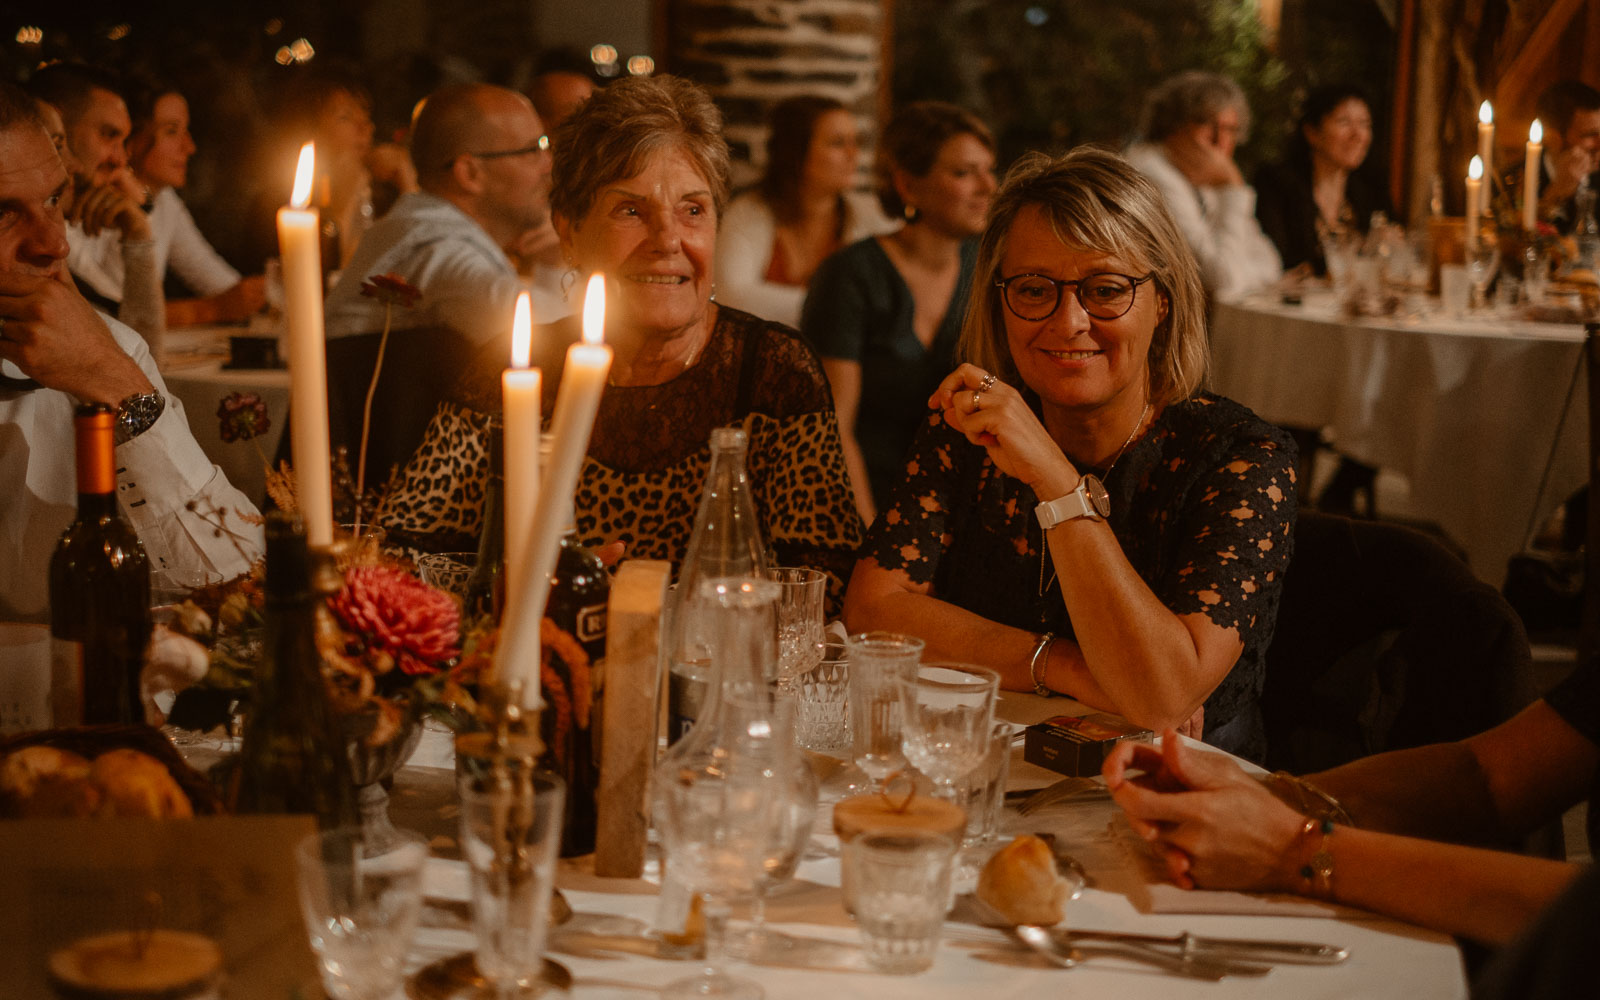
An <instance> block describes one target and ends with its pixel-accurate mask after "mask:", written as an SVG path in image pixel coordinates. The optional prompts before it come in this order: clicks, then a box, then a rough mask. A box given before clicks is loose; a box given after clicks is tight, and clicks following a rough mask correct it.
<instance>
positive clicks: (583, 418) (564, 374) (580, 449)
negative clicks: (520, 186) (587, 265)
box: [496, 272, 611, 692]
mask: <svg viewBox="0 0 1600 1000" xmlns="http://www.w3.org/2000/svg"><path fill="white" fill-rule="evenodd" d="M605 319H606V283H605V276H604V275H602V274H599V273H598V272H597V273H595V274H593V275H591V276H590V278H589V285H588V288H587V290H586V291H585V292H584V298H583V339H582V340H581V341H579V342H578V343H576V344H573V345H572V346H571V347H570V348H568V349H567V360H566V364H565V365H564V366H563V367H562V369H561V387H560V389H558V390H557V392H556V410H555V415H554V416H553V417H552V419H551V421H550V434H551V437H552V438H553V439H554V442H555V447H554V450H553V451H552V453H551V455H550V464H549V466H548V467H547V468H546V469H545V473H544V481H543V482H542V483H541V484H540V485H541V488H540V490H539V505H538V508H537V509H536V511H535V512H534V516H533V526H532V528H531V529H530V530H529V532H528V538H527V543H526V548H525V550H524V552H523V557H522V558H521V559H520V560H519V561H520V563H521V569H520V570H519V572H520V574H521V581H520V583H517V584H514V587H515V589H514V591H513V592H515V593H517V594H518V595H519V598H518V601H517V603H516V604H514V605H513V604H510V603H508V604H507V605H506V611H507V613H506V616H505V619H504V621H503V622H502V624H501V638H500V643H499V646H498V648H497V654H496V672H497V674H498V675H499V676H500V677H502V678H507V677H522V678H524V679H527V678H528V677H529V676H530V675H531V677H532V678H533V680H534V682H535V683H529V684H526V685H525V686H524V690H528V691H534V692H537V689H538V685H537V683H536V682H537V678H538V669H539V666H538V661H539V623H540V621H541V620H542V619H543V618H544V608H545V602H546V600H547V599H548V598H549V596H550V574H551V573H553V572H555V568H556V556H557V554H558V552H559V550H560V546H561V535H562V534H563V533H564V532H565V530H566V528H567V525H568V524H569V523H570V522H571V519H572V514H571V511H572V494H573V492H574V491H575V490H576V489H577V488H578V473H579V472H580V471H581V470H582V468H583V456H584V454H585V453H586V452H587V451H588V450H589V433H590V431H592V430H593V429H594V415H595V412H596V411H597V410H598V409H599V408H600V394H601V393H602V392H604V391H605V387H606V377H607V376H608V375H610V374H611V348H609V347H607V346H606V345H605V343H604V339H605Z"/></svg>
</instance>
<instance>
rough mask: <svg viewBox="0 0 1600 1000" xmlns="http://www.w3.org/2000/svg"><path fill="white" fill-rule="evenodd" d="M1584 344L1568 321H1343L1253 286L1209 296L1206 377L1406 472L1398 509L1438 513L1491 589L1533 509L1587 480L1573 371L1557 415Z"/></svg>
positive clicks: (1581, 407) (1271, 415) (1328, 309)
mask: <svg viewBox="0 0 1600 1000" xmlns="http://www.w3.org/2000/svg"><path fill="white" fill-rule="evenodd" d="M1582 345H1583V328H1582V327H1581V326H1578V325H1576V324H1556V323H1530V322H1522V321H1517V320H1511V319H1506V318H1500V317H1493V318H1484V319H1478V318H1469V319H1450V318H1445V317H1442V316H1433V317H1428V318H1424V319H1418V320H1405V319H1386V318H1363V319H1346V318H1344V317H1342V316H1340V315H1339V314H1338V311H1337V309H1336V308H1335V306H1334V303H1333V301H1332V299H1331V297H1328V296H1323V297H1321V298H1320V300H1313V299H1311V298H1310V297H1308V299H1307V304H1305V305H1299V306H1294V305H1284V304H1282V303H1281V302H1278V301H1276V300H1275V299H1265V298H1257V299H1251V300H1247V301H1244V302H1239V303H1233V304H1228V303H1218V304H1217V305H1216V306H1215V308H1214V312H1213V315H1212V321H1211V358H1212V384H1213V387H1214V388H1215V389H1216V391H1217V392H1219V393H1221V394H1222V395H1224V396H1228V397H1230V398H1232V399H1235V400H1237V401H1239V402H1241V403H1243V404H1245V405H1246V406H1248V407H1250V408H1251V409H1253V410H1255V411H1256V413H1258V414H1260V415H1261V416H1262V417H1263V418H1265V419H1267V420H1270V421H1272V422H1273V423H1277V424H1281V425H1291V426H1299V427H1325V428H1328V429H1330V430H1331V432H1332V436H1333V438H1334V442H1335V445H1336V447H1337V448H1338V449H1339V450H1340V451H1341V452H1343V453H1344V454H1347V455H1349V456H1351V457H1352V458H1356V459H1359V460H1361V461H1363V462H1366V463H1368V464H1370V465H1376V466H1379V467H1381V468H1383V469H1386V470H1391V471H1393V472H1397V473H1399V474H1400V475H1402V476H1404V477H1405V478H1406V480H1407V481H1408V483H1409V485H1410V498H1409V501H1408V503H1407V506H1406V509H1405V510H1403V511H1398V512H1396V513H1400V514H1402V515H1404V516H1409V517H1413V518H1417V519H1420V520H1426V521H1432V522H1435V523H1437V524H1438V525H1440V526H1441V527H1442V528H1443V529H1444V530H1445V531H1446V532H1447V533H1448V534H1449V535H1450V537H1451V538H1452V539H1454V540H1455V541H1456V542H1457V543H1459V544H1460V545H1461V546H1462V547H1463V548H1465V549H1466V551H1467V554H1468V559H1469V562H1470V563H1471V566H1472V569H1473V571H1474V572H1475V573H1476V574H1477V575H1478V576H1479V577H1480V578H1481V579H1483V580H1485V581H1487V582H1489V583H1491V584H1493V585H1494V586H1497V587H1498V586H1500V585H1501V583H1503V582H1504V579H1505V571H1506V560H1507V559H1508V558H1509V557H1510V556H1511V555H1512V554H1513V553H1515V552H1517V551H1518V550H1519V549H1520V548H1521V547H1522V544H1523V540H1524V535H1525V532H1526V531H1527V528H1528V524H1529V521H1530V518H1533V517H1534V516H1535V515H1537V517H1538V518H1540V519H1542V518H1545V517H1547V516H1549V514H1550V513H1551V512H1552V511H1553V510H1554V509H1555V507H1556V506H1557V505H1559V504H1560V503H1561V502H1562V501H1564V500H1565V499H1566V498H1567V497H1568V496H1569V495H1570V494H1571V493H1572V492H1573V491H1574V490H1575V489H1577V488H1578V487H1579V486H1581V485H1582V484H1583V483H1584V482H1585V481H1586V475H1587V473H1586V466H1587V462H1586V458H1585V456H1586V455H1587V451H1588V441H1587V437H1588V434H1587V418H1586V413H1587V410H1586V407H1587V393H1586V391H1585V387H1584V384H1583V381H1582V379H1581V378H1580V379H1579V382H1578V386H1577V391H1576V393H1575V394H1574V396H1573V400H1572V406H1571V408H1570V412H1568V413H1567V414H1566V417H1565V420H1564V421H1563V403H1564V402H1565V399H1566V391H1567V386H1568V384H1569V382H1570V380H1571V378H1572V375H1573V372H1574V370H1575V369H1576V367H1577V366H1578V364H1579V362H1580V359H1581V356H1582ZM1558 427H1559V428H1560V435H1559V440H1557V429H1558ZM1552 443H1554V444H1555V447H1556V457H1555V463H1554V465H1553V467H1552V469H1551V476H1550V484H1549V486H1548V488H1547V489H1546V491H1545V495H1544V496H1543V498H1542V499H1541V500H1540V501H1539V502H1538V503H1537V504H1536V503H1535V496H1536V494H1537V492H1538V489H1539V480H1540V476H1541V475H1542V473H1543V471H1544V468H1545V462H1546V459H1547V458H1548V457H1549V455H1550V451H1551V447H1552ZM1536 506H1537V509H1535V508H1536Z"/></svg>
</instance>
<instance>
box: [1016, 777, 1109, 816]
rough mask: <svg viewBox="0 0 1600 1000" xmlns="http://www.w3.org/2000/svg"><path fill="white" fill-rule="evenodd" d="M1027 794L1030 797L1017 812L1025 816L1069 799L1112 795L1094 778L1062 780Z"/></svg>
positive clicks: (1018, 807)
mask: <svg viewBox="0 0 1600 1000" xmlns="http://www.w3.org/2000/svg"><path fill="white" fill-rule="evenodd" d="M1026 794H1027V796H1028V797H1027V798H1025V799H1023V800H1022V803H1021V804H1020V805H1018V806H1017V812H1018V813H1019V814H1021V815H1023V816H1027V815H1029V814H1030V813H1033V812H1036V811H1038V810H1040V809H1043V808H1045V807H1046V806H1053V805H1055V804H1056V803H1057V802H1065V801H1067V800H1068V799H1077V798H1084V799H1088V798H1095V797H1101V796H1109V795H1110V794H1111V793H1110V792H1109V791H1107V789H1106V786H1105V785H1103V784H1101V783H1100V782H1099V781H1097V780H1095V779H1094V778H1062V779H1061V780H1060V781H1058V782H1056V783H1055V784H1053V785H1046V786H1044V787H1043V788H1041V789H1039V790H1038V791H1035V792H1031V793H1026Z"/></svg>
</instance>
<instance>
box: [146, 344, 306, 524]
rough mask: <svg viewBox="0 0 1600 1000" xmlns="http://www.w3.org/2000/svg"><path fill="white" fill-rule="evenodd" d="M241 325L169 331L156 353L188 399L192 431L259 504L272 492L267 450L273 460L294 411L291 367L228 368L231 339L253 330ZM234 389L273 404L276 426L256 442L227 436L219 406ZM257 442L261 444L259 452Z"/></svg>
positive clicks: (172, 386)
mask: <svg viewBox="0 0 1600 1000" xmlns="http://www.w3.org/2000/svg"><path fill="white" fill-rule="evenodd" d="M249 332H250V331H249V330H247V329H245V328H244V327H241V326H191V327H180V328H178V329H173V330H168V331H167V333H166V335H165V336H164V337H163V338H162V340H161V349H160V352H159V354H158V355H157V357H156V364H157V367H159V368H160V369H161V377H162V378H164V379H165V380H166V383H167V390H168V391H169V392H171V393H172V395H173V396H176V397H177V399H178V401H179V402H181V403H182V404H183V409H184V412H185V413H186V414H187V415H188V418H189V430H190V432H191V433H193V434H194V439H195V440H196V441H198V442H199V443H200V447H201V448H202V449H204V451H205V453H206V455H207V456H209V457H210V459H211V461H213V462H215V463H216V464H217V465H218V466H219V467H221V469H222V471H223V472H224V473H226V474H227V476H228V481H229V482H231V483H232V484H233V485H234V486H236V487H238V488H239V490H240V491H241V492H242V493H244V495H245V496H247V497H249V498H250V499H251V500H252V501H253V502H254V503H255V505H256V506H257V507H260V506H261V503H262V501H263V500H264V499H265V498H266V495H267V486H266V466H265V463H263V462H262V456H263V455H265V456H266V458H267V460H268V461H270V460H271V459H272V456H273V455H274V454H275V453H276V452H277V450H278V440H279V438H281V437H282V436H283V421H284V418H285V417H286V416H287V415H288V412H289V371H288V369H286V368H227V367H224V366H225V365H226V364H227V361H228V338H229V337H238V336H244V335H246V334H248V333H249ZM230 392H253V393H256V394H257V395H259V396H260V397H261V398H262V399H263V400H264V401H265V402H266V404H267V417H268V419H269V420H271V421H272V425H271V426H270V427H269V428H268V429H267V433H265V434H263V435H261V436H260V437H258V438H255V439H254V441H253V442H251V441H232V442H225V441H223V440H222V432H221V423H220V422H219V420H218V419H217V406H218V405H219V404H220V403H221V402H222V397H224V396H226V395H227V394H228V393H230ZM252 443H253V444H255V445H259V446H260V451H259V452H258V451H257V450H256V448H255V447H252Z"/></svg>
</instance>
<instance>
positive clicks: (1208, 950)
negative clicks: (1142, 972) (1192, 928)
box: [1055, 927, 1350, 965]
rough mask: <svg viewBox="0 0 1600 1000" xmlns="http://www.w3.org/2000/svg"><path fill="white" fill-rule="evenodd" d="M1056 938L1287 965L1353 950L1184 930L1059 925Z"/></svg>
mask: <svg viewBox="0 0 1600 1000" xmlns="http://www.w3.org/2000/svg"><path fill="white" fill-rule="evenodd" d="M1055 934H1056V937H1057V938H1058V939H1059V940H1060V941H1062V942H1063V943H1065V944H1068V945H1070V944H1073V943H1075V942H1078V941H1117V942H1124V943H1133V944H1147V945H1160V946H1165V947H1168V948H1175V949H1177V953H1178V954H1179V955H1181V956H1183V957H1185V958H1197V957H1200V956H1203V955H1228V956H1229V957H1235V958H1255V959H1259V960H1261V961H1268V962H1282V963H1284V964H1288V965H1337V964H1339V963H1340V962H1343V961H1344V960H1345V959H1347V958H1349V957H1350V949H1348V948H1340V947H1337V946H1335V945H1331V944H1314V943H1312V942H1308V941H1262V940H1256V939H1253V938H1214V937H1200V936H1199V935H1196V934H1190V933H1188V932H1184V933H1182V934H1173V935H1170V936H1166V935H1160V934H1131V933H1126V932H1121V931H1085V930H1068V929H1066V928H1061V927H1058V928H1056V929H1055Z"/></svg>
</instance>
